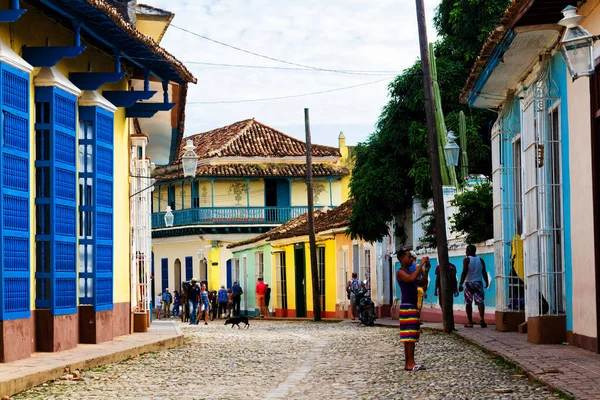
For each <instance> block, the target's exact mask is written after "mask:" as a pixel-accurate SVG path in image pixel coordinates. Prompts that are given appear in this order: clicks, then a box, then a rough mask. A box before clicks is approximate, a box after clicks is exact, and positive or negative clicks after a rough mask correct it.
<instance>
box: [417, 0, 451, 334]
mask: <svg viewBox="0 0 600 400" xmlns="http://www.w3.org/2000/svg"><path fill="white" fill-rule="evenodd" d="M415 2H416V5H417V23H418V25H419V46H420V49H421V65H422V67H423V89H424V90H425V93H424V99H425V116H426V119H427V136H428V138H429V163H430V164H431V181H432V182H431V183H432V189H433V213H434V218H435V238H436V244H437V253H438V264H439V266H440V289H441V296H442V318H443V321H444V331H445V332H447V333H450V332H452V331H453V330H454V313H453V302H454V299H453V297H452V296H453V293H452V290H451V288H450V285H449V283H450V277H449V275H448V272H449V268H448V264H449V259H448V241H447V238H446V215H445V206H444V195H443V191H442V175H441V171H440V156H439V153H438V148H437V131H436V128H435V114H434V111H433V82H432V79H431V66H430V62H429V43H428V42H427V26H426V24H425V21H426V20H425V6H424V4H423V0H415Z"/></svg>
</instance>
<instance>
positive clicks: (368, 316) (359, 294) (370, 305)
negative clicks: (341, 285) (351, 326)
mask: <svg viewBox="0 0 600 400" xmlns="http://www.w3.org/2000/svg"><path fill="white" fill-rule="evenodd" d="M370 291H371V289H360V290H358V291H356V292H355V293H354V296H355V297H356V313H357V314H358V319H359V320H360V322H361V323H362V324H363V325H366V326H373V325H375V320H376V319H377V314H376V313H375V303H374V302H373V300H372V299H371V296H369V294H368V293H369V292H370Z"/></svg>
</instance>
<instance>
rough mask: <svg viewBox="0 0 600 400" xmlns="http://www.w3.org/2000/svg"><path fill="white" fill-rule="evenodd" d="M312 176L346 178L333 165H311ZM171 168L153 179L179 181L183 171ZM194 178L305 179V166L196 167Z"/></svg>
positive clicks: (341, 169)
mask: <svg viewBox="0 0 600 400" xmlns="http://www.w3.org/2000/svg"><path fill="white" fill-rule="evenodd" d="M312 167H313V176H315V177H319V176H346V175H348V174H349V171H348V169H347V168H344V167H340V166H337V165H333V164H313V166H312ZM172 168H173V167H158V168H157V169H156V170H155V178H156V179H157V180H159V181H168V180H172V179H180V178H181V177H182V176H183V171H182V170H181V169H179V168H177V169H175V170H174V171H172V172H171V171H170V170H171V169H172ZM196 176H206V177H208V176H210V177H278V176H281V177H305V176H306V164H218V165H198V168H197V169H196Z"/></svg>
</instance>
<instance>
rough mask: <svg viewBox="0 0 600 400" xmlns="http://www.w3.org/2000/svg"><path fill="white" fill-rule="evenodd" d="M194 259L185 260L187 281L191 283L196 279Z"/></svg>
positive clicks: (187, 258)
mask: <svg viewBox="0 0 600 400" xmlns="http://www.w3.org/2000/svg"><path fill="white" fill-rule="evenodd" d="M193 275H194V257H186V258H185V280H186V281H191V280H192V278H193V277H194V276H193Z"/></svg>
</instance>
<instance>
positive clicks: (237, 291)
mask: <svg viewBox="0 0 600 400" xmlns="http://www.w3.org/2000/svg"><path fill="white" fill-rule="evenodd" d="M231 292H232V297H233V316H234V317H239V316H240V302H241V301H242V295H243V294H244V291H243V290H242V287H241V286H240V285H238V283H237V282H233V286H232V287H231Z"/></svg>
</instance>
